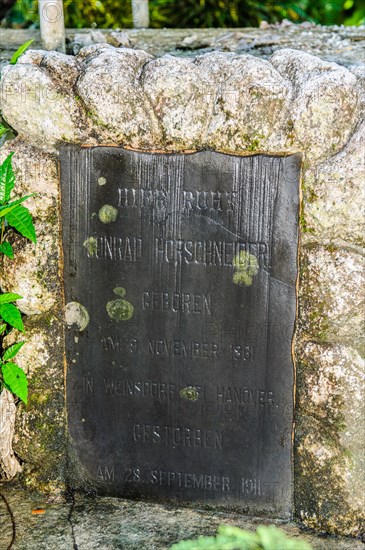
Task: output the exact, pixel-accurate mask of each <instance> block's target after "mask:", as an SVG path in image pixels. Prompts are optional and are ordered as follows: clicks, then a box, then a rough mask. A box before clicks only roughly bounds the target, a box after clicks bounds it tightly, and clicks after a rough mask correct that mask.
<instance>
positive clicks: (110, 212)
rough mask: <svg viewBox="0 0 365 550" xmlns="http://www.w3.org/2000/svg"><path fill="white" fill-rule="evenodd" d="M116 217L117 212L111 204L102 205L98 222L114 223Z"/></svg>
mask: <svg viewBox="0 0 365 550" xmlns="http://www.w3.org/2000/svg"><path fill="white" fill-rule="evenodd" d="M117 216H118V210H117V209H116V208H114V206H112V205H111V204H104V206H102V207H101V208H100V210H99V220H100V221H101V222H103V223H112V222H115V220H116V219H117Z"/></svg>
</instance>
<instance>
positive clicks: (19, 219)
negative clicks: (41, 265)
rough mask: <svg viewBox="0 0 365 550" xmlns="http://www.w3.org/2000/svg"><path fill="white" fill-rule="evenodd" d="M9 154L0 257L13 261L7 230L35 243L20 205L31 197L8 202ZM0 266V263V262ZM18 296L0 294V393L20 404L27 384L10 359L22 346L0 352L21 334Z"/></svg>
mask: <svg viewBox="0 0 365 550" xmlns="http://www.w3.org/2000/svg"><path fill="white" fill-rule="evenodd" d="M12 158H13V153H11V154H10V155H9V156H8V157H7V158H6V159H5V160H4V162H3V163H2V164H1V165H0V254H1V257H2V259H4V256H6V257H7V258H9V259H13V258H14V252H13V247H12V245H11V244H10V242H9V240H8V238H9V234H10V231H11V230H15V231H16V232H18V233H20V234H21V235H22V236H23V237H26V238H27V239H29V240H30V241H32V242H33V243H36V240H37V239H36V234H35V229H34V225H33V220H32V216H31V214H30V212H29V210H28V209H27V208H26V207H25V206H23V205H22V203H23V202H24V201H26V200H27V199H29V198H30V197H31V196H33V195H26V196H24V197H21V198H20V199H16V200H11V194H12V191H13V188H14V184H15V174H14V170H13V165H12ZM2 263H3V262H2ZM21 298H22V296H19V294H15V293H13V292H8V293H3V294H1V293H0V391H1V390H2V387H5V388H6V389H8V390H9V391H11V392H12V393H13V394H14V395H16V396H17V397H19V398H20V399H21V400H22V401H23V402H24V403H27V398H28V381H27V377H26V375H25V373H24V371H23V370H22V369H21V368H20V367H18V365H16V364H15V363H13V359H14V357H15V356H16V355H17V353H18V352H19V350H20V349H21V348H22V347H23V345H24V343H25V342H17V343H16V344H13V345H11V346H10V347H8V348H7V349H4V347H3V343H4V337H5V336H7V335H8V334H9V332H10V331H11V330H12V329H13V328H15V329H17V330H19V331H20V332H24V325H23V320H22V316H21V313H20V311H19V309H18V308H17V306H16V305H15V302H16V301H17V300H20V299H21Z"/></svg>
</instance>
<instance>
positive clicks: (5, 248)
mask: <svg viewBox="0 0 365 550" xmlns="http://www.w3.org/2000/svg"><path fill="white" fill-rule="evenodd" d="M0 252H2V253H3V254H5V256H7V257H8V258H11V259H13V258H14V253H13V247H12V246H11V244H10V243H8V242H6V241H5V242H4V243H2V244H0Z"/></svg>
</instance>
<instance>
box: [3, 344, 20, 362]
mask: <svg viewBox="0 0 365 550" xmlns="http://www.w3.org/2000/svg"><path fill="white" fill-rule="evenodd" d="M24 344H25V342H17V343H16V344H13V345H12V346H10V347H8V349H7V350H5V352H4V355H3V361H9V359H13V357H15V356H16V354H17V353H18V351H19V350H20V349H21V348H22V347H23V346H24Z"/></svg>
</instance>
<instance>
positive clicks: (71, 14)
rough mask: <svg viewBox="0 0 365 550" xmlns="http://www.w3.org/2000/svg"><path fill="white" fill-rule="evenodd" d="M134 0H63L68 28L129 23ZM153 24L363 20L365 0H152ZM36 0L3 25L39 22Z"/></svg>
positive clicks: (25, 2) (27, 0)
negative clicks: (264, 0)
mask: <svg viewBox="0 0 365 550" xmlns="http://www.w3.org/2000/svg"><path fill="white" fill-rule="evenodd" d="M131 2H132V0H64V5H65V18H66V26H67V27H70V28H72V27H76V28H83V27H90V26H92V25H93V26H97V27H99V28H117V27H118V28H128V27H132V14H131ZM150 15H151V27H152V28H161V27H183V28H189V27H190V28H193V27H255V26H258V25H259V24H260V22H261V21H263V20H266V21H268V22H269V23H275V22H277V21H281V20H282V19H289V20H290V21H293V22H295V23H301V22H303V21H311V22H315V23H319V24H322V25H341V24H344V25H360V24H364V23H365V0H357V1H356V0H299V1H297V2H291V1H290V0H283V1H281V2H280V1H279V2H278V1H274V0H267V1H266V2H260V1H256V0H150ZM37 21H38V16H37V0H17V2H16V4H15V6H14V7H13V8H12V10H11V11H10V12H9V14H8V15H7V17H6V20H5V24H6V25H7V26H12V27H24V26H25V27H26V26H29V25H32V24H37Z"/></svg>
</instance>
